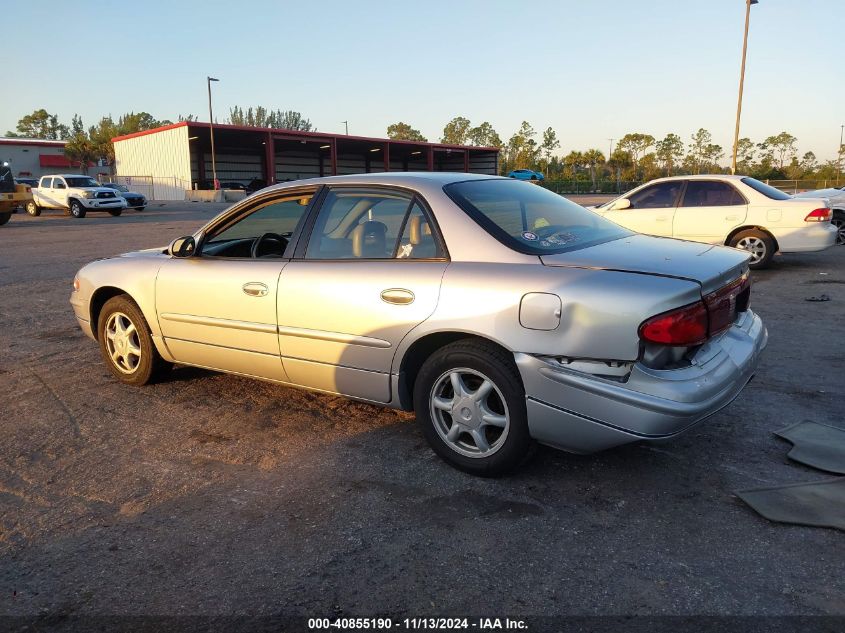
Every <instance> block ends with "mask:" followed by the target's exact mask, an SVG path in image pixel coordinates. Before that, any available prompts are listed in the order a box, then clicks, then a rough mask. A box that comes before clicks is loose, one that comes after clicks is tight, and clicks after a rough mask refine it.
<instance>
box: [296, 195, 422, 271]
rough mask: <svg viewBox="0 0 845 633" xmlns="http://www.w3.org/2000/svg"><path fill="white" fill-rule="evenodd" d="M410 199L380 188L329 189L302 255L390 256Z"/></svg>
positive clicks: (344, 256)
mask: <svg viewBox="0 0 845 633" xmlns="http://www.w3.org/2000/svg"><path fill="white" fill-rule="evenodd" d="M411 202H412V198H411V196H410V195H407V194H405V193H402V192H396V191H390V190H384V189H358V188H356V189H346V188H342V189H341V188H338V189H332V190H330V191H329V193H328V195H327V196H326V198H325V200H324V202H323V204H322V206H321V208H320V212H319V214H318V215H317V220H316V222H315V224H314V229H313V231H312V232H311V237H310V239H309V240H308V246H307V248H306V250H305V258H306V259H392V258H393V257H395V254H396V248H397V245H398V241H399V235H400V233H403V227H404V224H405V219H406V216H407V215H408V212H409V209H410V207H411ZM408 243H410V236H409V242H408Z"/></svg>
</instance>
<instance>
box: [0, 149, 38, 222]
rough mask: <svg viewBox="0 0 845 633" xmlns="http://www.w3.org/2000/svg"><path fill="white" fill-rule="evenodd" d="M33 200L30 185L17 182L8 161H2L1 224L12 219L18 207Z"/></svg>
mask: <svg viewBox="0 0 845 633" xmlns="http://www.w3.org/2000/svg"><path fill="white" fill-rule="evenodd" d="M29 200H32V189H31V187H30V186H29V185H25V184H22V183H19V182H16V181H15V179H14V178H13V177H12V169H11V167H9V163H7V162H6V161H3V162H0V226H2V225H3V224H6V223H7V222H8V221H9V220H11V219H12V214H14V213H16V212H17V209H18V208H19V207H20V206H21V205H22V204H26V203H27V202H28V201H29Z"/></svg>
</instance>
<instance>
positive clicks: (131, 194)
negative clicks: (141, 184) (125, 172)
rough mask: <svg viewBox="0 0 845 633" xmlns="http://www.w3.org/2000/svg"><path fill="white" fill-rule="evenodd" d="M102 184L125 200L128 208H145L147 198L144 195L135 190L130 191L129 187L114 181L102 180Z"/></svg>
mask: <svg viewBox="0 0 845 633" xmlns="http://www.w3.org/2000/svg"><path fill="white" fill-rule="evenodd" d="M102 186H103V187H107V188H108V189H114V190H115V191H117V192H118V193H119V194H120V196H121V197H122V198H123V199H124V200H126V205H127V207H129V208H130V209H135V210H136V211H143V210H144V209H146V208H147V199H146V198H145V197H144V195H143V194H140V193H138V192H137V191H130V190H129V187H127V186H126V185H121V184H119V183H116V182H104V183H103V185H102Z"/></svg>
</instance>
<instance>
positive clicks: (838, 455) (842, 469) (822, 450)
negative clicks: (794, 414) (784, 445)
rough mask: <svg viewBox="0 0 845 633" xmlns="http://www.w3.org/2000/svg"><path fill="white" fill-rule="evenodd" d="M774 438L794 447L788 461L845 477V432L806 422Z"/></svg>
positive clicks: (778, 433)
mask: <svg viewBox="0 0 845 633" xmlns="http://www.w3.org/2000/svg"><path fill="white" fill-rule="evenodd" d="M775 435H777V436H778V437H782V438H783V439H785V440H788V441H790V442H792V444H794V446H793V448H792V450H791V451H789V453H788V454H787V457H789V459H792V460H794V461H796V462H800V463H801V464H805V465H807V466H812V467H813V468H818V469H819V470H826V471H828V472H831V473H837V474H839V475H845V430H843V429H839V428H837V427H835V426H830V425H828V424H819V423H818V422H810V421H809V420H805V421H803V422H799V423H798V424H793V425H792V426H790V427H787V428H785V429H782V430H780V431H775Z"/></svg>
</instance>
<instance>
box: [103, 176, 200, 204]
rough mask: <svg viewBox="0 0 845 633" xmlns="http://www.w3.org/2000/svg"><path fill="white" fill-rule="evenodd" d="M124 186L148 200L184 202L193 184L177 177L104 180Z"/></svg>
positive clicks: (113, 177)
mask: <svg viewBox="0 0 845 633" xmlns="http://www.w3.org/2000/svg"><path fill="white" fill-rule="evenodd" d="M103 180H104V181H106V182H112V183H115V184H118V185H124V186H125V187H126V188H128V189H129V190H130V191H135V192H137V193H140V194H141V195H143V196H144V197H146V198H147V200H184V199H185V192H186V191H189V190H190V189H191V183H189V182H186V181H185V180H182V179H181V178H177V177H176V176H123V175H121V176H108V177H106V178H104V179H103Z"/></svg>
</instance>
